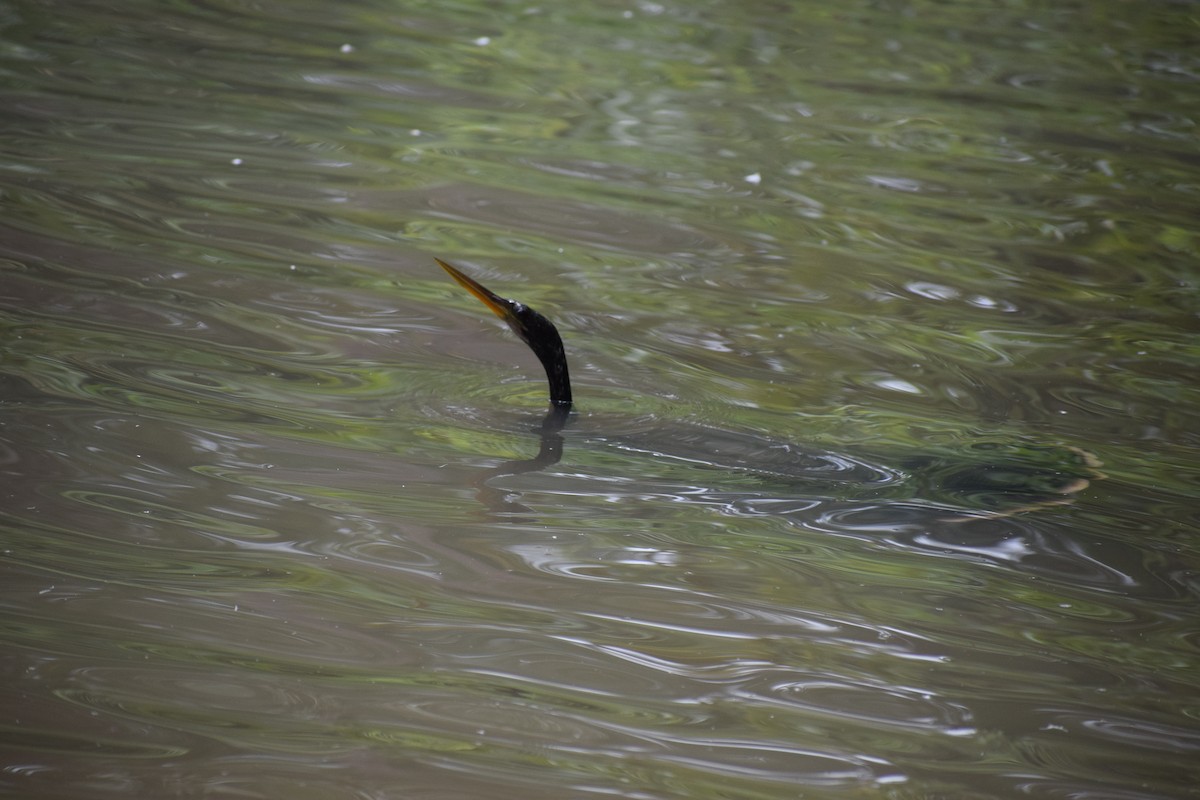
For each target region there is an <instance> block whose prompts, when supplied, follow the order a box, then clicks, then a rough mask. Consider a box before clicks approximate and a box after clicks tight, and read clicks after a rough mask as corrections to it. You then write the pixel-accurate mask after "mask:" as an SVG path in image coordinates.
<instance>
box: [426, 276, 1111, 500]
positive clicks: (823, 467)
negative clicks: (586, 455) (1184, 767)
mask: <svg viewBox="0 0 1200 800" xmlns="http://www.w3.org/2000/svg"><path fill="white" fill-rule="evenodd" d="M434 260H435V261H437V263H438V265H439V266H441V268H442V269H444V270H446V272H448V273H450V276H451V277H453V278H454V280H456V281H458V282H459V284H461V285H462V286H463V288H465V289H466V290H467V291H468V292H470V293H471V294H473V295H475V297H477V298H479V300H480V301H481V302H482V303H483V304H484V305H485V306H487V307H488V308H489V309H491V310H492V312H493V313H494V314H495V315H496V316H498V317H500V319H502V320H504V322H505V323H506V324H507V325H508V327H510V328H512V330H513V332H514V333H516V334H517V336H519V337H520V338H521V341H523V342H525V344H527V345H529V348H530V349H531V350H532V351H533V352H534V355H536V356H537V357H538V360H539V361H541V362H542V366H543V367H545V369H546V378H547V380H548V381H549V383H550V410H549V412H548V413H547V414H546V418H545V420H544V421H543V423H542V429H541V434H542V445H541V449H540V451H539V453H538V455H537V457H536V458H533V459H527V460H523V461H512V462H507V463H506V464H504V465H501V467H500V468H498V469H497V470H496V471H495V474H498V475H501V474H516V473H520V472H529V471H532V470H537V469H541V468H543V467H545V466H548V465H550V464H553V463H555V462H557V461H558V460H559V458H560V457H561V455H562V438H561V437H560V436H559V435H558V432H559V431H560V430H561V429H562V427H563V425H564V424H565V422H566V419H567V417H568V415H569V414H570V410H571V379H570V376H569V375H568V372H567V356H566V352H565V351H564V349H563V343H562V337H561V336H559V334H558V329H557V328H555V327H554V323H552V322H550V320H548V319H546V318H545V317H544V316H542V315H541V314H539V313H538V312H536V311H534V310H533V309H532V308H530V307H529V306H527V305H525V304H523V303H519V302H517V301H516V300H509V299H507V298H504V297H500V296H499V295H497V294H495V293H494V292H492V291H491V290H489V289H487V288H486V287H484V286H483V285H482V284H480V283H479V282H478V281H475V280H473V279H472V278H469V277H467V276H466V275H464V274H463V273H462V272H460V271H459V270H458V269H457V268H455V267H453V266H451V265H450V264H447V263H446V262H445V261H442V260H441V259H440V258H435V259H434ZM706 433H708V434H712V433H713V432H712V431H706ZM786 449H787V451H788V452H792V451H791V449H790V448H786ZM1056 449H1065V450H1066V451H1068V452H1070V453H1072V454H1073V455H1074V456H1075V457H1076V459H1077V460H1078V461H1080V462H1081V463H1080V464H1078V465H1076V467H1075V470H1072V471H1060V470H1059V469H1055V470H1053V471H1052V472H1051V476H1052V480H1057V481H1065V483H1060V484H1059V485H1058V486H1057V487H1055V488H1051V487H1047V488H1046V491H1048V493H1049V495H1050V496H1051V497H1052V498H1053V499H1049V500H1041V501H1037V502H1025V503H1023V504H1021V505H1019V506H1017V507H1016V508H1015V509H1011V510H1009V511H1006V512H992V513H985V514H984V515H983V517H982V518H990V519H995V518H1000V517H1007V516H1012V515H1013V514H1018V513H1021V512H1025V511H1032V510H1035V509H1038V508H1044V507H1046V506H1048V505H1057V504H1059V503H1064V502H1070V499H1069V498H1070V497H1071V496H1073V495H1075V494H1077V493H1078V492H1080V491H1081V490H1083V489H1084V488H1086V487H1087V485H1088V483H1089V480H1091V479H1098V478H1103V477H1104V475H1103V473H1101V472H1099V471H1098V467H1099V466H1100V462H1099V461H1098V460H1097V459H1096V457H1095V456H1093V455H1092V454H1091V453H1089V452H1087V451H1085V450H1081V449H1079V448H1076V447H1069V446H1068V447H1065V448H1056ZM686 460H691V459H686ZM808 461H810V462H812V464H813V465H815V467H814V469H815V470H816V471H815V472H813V473H811V474H822V473H825V472H826V471H827V467H828V466H829V465H830V464H834V465H837V466H838V467H839V468H840V469H844V467H845V464H847V463H854V459H851V458H849V457H846V456H843V455H840V454H824V453H820V452H817V453H814V454H812V455H811V456H810V457H809V459H808ZM904 461H905V462H906V463H905V470H904V471H906V472H915V473H918V474H919V473H934V474H936V473H938V472H943V473H946V474H943V476H942V477H943V480H944V479H945V478H946V477H950V478H955V477H957V478H959V479H962V478H966V480H967V484H968V486H969V485H970V484H974V486H975V487H978V488H980V489H985V490H989V491H991V492H996V491H999V492H1001V493H1002V494H1011V493H1021V494H1025V496H1026V498H1028V494H1026V493H1025V492H1022V490H1021V488H1020V483H1021V478H1022V477H1024V478H1025V479H1029V480H1032V479H1033V478H1035V477H1036V476H1037V475H1038V473H1039V472H1040V473H1041V474H1042V475H1043V476H1044V474H1045V473H1044V471H1041V470H1038V469H1037V468H1036V467H1030V466H1027V465H1020V464H1019V465H1017V466H1016V468H1015V473H1016V474H1009V473H1011V472H1014V470H1012V469H1011V468H1010V469H1003V468H1001V466H1000V465H998V464H996V463H995V462H992V461H990V460H988V461H984V462H982V463H980V462H978V461H975V462H972V461H967V462H965V463H963V464H957V465H954V464H951V465H945V464H941V465H940V466H941V468H940V469H939V464H940V462H941V461H942V460H941V459H938V458H936V457H935V458H924V457H921V456H916V457H908V458H906V459H904ZM712 465H713V466H717V464H716V463H715V462H714V463H713V464H712ZM859 466H869V465H868V464H867V463H866V462H862V463H861V464H859ZM742 468H744V469H750V470H752V471H755V470H754V468H753V466H751V465H744V466H743V467H742ZM757 471H763V472H766V473H768V474H771V473H774V474H778V475H780V476H781V477H782V476H783V475H784V473H775V472H774V470H770V469H766V470H757ZM867 471H868V472H872V470H867ZM993 472H997V473H999V474H998V477H1000V479H1001V480H1000V483H999V484H998V485H997V484H995V483H993V482H992V481H991V480H989V479H990V477H991V473H993ZM1024 473H1027V474H1024ZM833 474H834V475H835V476H840V477H843V478H848V477H849V476H850V474H858V473H857V472H856V471H855V470H850V472H849V473H845V472H839V471H838V470H834V471H833ZM887 474H888V471H886V470H882V471H881V470H880V468H878V467H876V468H875V469H874V475H875V476H881V475H882V476H886V475H887ZM981 478H982V480H981ZM1010 478H1011V479H1015V481H1016V483H1014V484H1012V485H1010V486H1006V485H1005V484H1006V483H1007V480H1008V479H1010ZM876 479H877V478H876ZM963 488H966V487H963ZM1026 491H1027V490H1026ZM972 518H981V517H967V518H965V519H972ZM954 521H961V520H954Z"/></svg>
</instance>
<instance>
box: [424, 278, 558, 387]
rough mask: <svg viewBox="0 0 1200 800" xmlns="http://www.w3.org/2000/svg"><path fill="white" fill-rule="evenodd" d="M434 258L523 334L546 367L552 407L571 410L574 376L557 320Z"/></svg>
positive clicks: (516, 332)
mask: <svg viewBox="0 0 1200 800" xmlns="http://www.w3.org/2000/svg"><path fill="white" fill-rule="evenodd" d="M434 261H436V262H437V263H438V265H439V266H440V267H441V268H442V269H444V270H446V272H449V273H450V277H452V278H454V280H456V281H458V282H459V283H460V284H462V287H463V288H464V289H466V290H467V291H468V292H470V293H471V294H473V295H475V296H476V297H478V298H479V300H480V301H481V302H482V303H483V304H484V305H485V306H487V307H488V308H490V309H491V310H492V313H494V314H495V315H496V316H497V317H499V318H500V319H502V320H504V322H505V323H506V324H507V325H508V327H510V328H512V330H513V333H515V334H516V335H517V336H519V337H521V341H523V342H524V343H525V344H527V345H529V349H530V350H532V351H533V354H534V355H536V356H537V357H538V360H539V361H541V362H542V366H543V367H545V368H546V379H547V380H548V381H549V382H550V405H551V407H553V408H560V409H569V408H570V407H571V377H570V375H569V374H568V373H567V354H566V352H565V351H564V350H563V343H562V337H561V336H559V335H558V329H557V328H555V327H554V323H552V322H551V321H550V320H548V319H546V318H545V317H543V316H542V315H541V314H539V313H538V312H536V311H534V310H533V309H532V308H530V307H529V306H527V305H525V304H524V303H518V302H517V301H516V300H509V299H507V298H504V297H500V296H499V295H497V294H495V293H494V292H492V291H490V290H489V289H487V288H485V287H484V286H483V285H482V284H480V283H479V282H478V281H476V280H473V279H471V278H468V277H467V276H466V275H464V274H463V273H461V272H459V271H458V269H456V268H455V267H452V266H451V265H449V264H447V263H446V262H445V261H442V260H441V259H440V258H435V259H434Z"/></svg>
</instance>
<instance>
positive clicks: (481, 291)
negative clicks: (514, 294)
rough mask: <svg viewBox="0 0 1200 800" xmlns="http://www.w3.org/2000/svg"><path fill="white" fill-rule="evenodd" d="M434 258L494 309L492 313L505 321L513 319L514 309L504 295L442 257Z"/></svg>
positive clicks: (481, 300)
mask: <svg viewBox="0 0 1200 800" xmlns="http://www.w3.org/2000/svg"><path fill="white" fill-rule="evenodd" d="M433 260H434V261H436V262H437V263H438V266H439V267H441V268H442V269H444V270H446V272H449V273H450V277H451V278H454V280H456V281H458V282H459V284H460V285H461V286H462V287H463V288H464V289H466V290H467V291H468V292H470V293H471V294H473V295H475V296H476V297H478V298H479V300H480V302H482V303H483V304H484V305H485V306H487V307H488V308H490V309H491V310H492V313H493V314H495V315H496V316H497V317H499V318H500V319H502V320H504V321H505V322H508V321H509V320H510V319H512V311H511V309H510V308H509V302H510V301H508V300H505V299H504V298H503V297H500V296H499V295H496V294H493V293H492V292H491V291H489V290H488V289H486V288H484V286H483V285H482V284H481V283H479V282H478V281H475V280H472V279H471V278H468V277H467V276H466V275H464V274H462V273H461V272H459V271H458V269H457V268H455V267H452V266H450V265H449V264H447V263H446V262H445V261H442V260H441V259H440V258H436V257H435V258H434V259H433Z"/></svg>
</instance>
